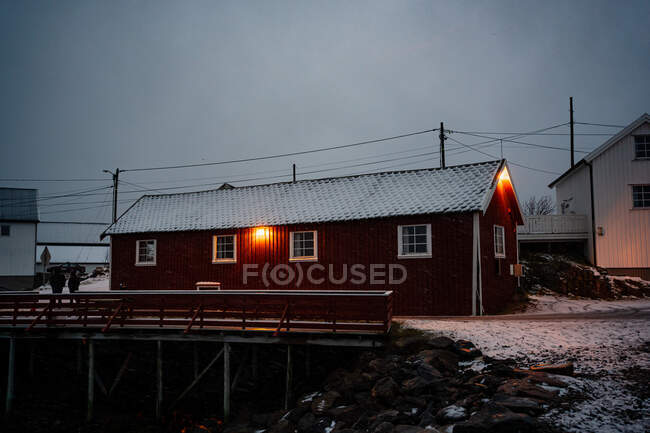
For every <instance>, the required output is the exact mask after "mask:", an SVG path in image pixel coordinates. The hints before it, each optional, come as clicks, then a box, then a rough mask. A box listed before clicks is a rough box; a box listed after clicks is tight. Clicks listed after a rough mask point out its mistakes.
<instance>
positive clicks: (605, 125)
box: [574, 122, 625, 128]
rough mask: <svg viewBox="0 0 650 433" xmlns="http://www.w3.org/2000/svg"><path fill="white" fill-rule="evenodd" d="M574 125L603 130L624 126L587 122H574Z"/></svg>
mask: <svg viewBox="0 0 650 433" xmlns="http://www.w3.org/2000/svg"><path fill="white" fill-rule="evenodd" d="M574 123H575V124H576V125H589V126H602V127H605V128H625V125H609V124H606V123H589V122H574Z"/></svg>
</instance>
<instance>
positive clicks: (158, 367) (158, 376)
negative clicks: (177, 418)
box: [156, 340, 163, 420]
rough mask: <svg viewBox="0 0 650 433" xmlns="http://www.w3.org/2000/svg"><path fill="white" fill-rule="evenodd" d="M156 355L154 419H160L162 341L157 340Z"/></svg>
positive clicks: (161, 400)
mask: <svg viewBox="0 0 650 433" xmlns="http://www.w3.org/2000/svg"><path fill="white" fill-rule="evenodd" d="M156 343H157V348H158V350H157V356H156V391H157V392H156V419H158V420H160V418H161V416H162V403H163V365H162V341H161V340H158V341H157V342H156Z"/></svg>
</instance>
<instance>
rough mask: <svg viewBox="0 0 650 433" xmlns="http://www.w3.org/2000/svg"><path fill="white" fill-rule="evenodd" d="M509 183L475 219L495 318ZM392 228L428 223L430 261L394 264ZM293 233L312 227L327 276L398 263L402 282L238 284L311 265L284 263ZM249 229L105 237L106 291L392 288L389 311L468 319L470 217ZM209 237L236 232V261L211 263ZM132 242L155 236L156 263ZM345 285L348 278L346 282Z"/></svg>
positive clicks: (502, 284) (510, 248)
mask: <svg viewBox="0 0 650 433" xmlns="http://www.w3.org/2000/svg"><path fill="white" fill-rule="evenodd" d="M515 206H516V205H515V203H514V195H513V194H512V189H511V188H510V187H509V186H507V185H506V186H503V185H500V186H499V187H498V188H497V190H496V191H495V193H494V197H493V199H492V202H491V203H490V206H489V207H488V211H487V212H486V214H485V215H484V216H481V219H480V226H481V256H482V263H481V266H482V278H483V305H484V308H485V311H486V312H487V313H495V312H497V311H498V310H500V309H501V308H503V306H505V305H506V304H507V303H508V301H509V300H510V299H511V298H512V295H513V293H514V290H515V287H516V278H514V277H511V276H510V264H512V263H516V254H517V253H516V251H517V244H516V237H515V223H514V220H513V219H512V218H511V217H510V216H509V214H508V208H510V209H515ZM400 224H431V237H432V247H433V248H432V249H433V256H432V257H431V258H418V259H401V260H400V259H397V226H398V225H400ZM494 224H499V225H503V226H504V227H505V237H506V258H505V259H503V262H502V275H501V276H497V275H496V272H495V258H494V239H493V225H494ZM297 230H318V262H317V263H319V264H321V265H323V266H325V268H326V270H325V271H324V272H320V271H318V272H316V273H315V274H316V276H322V274H325V275H326V274H327V273H329V269H328V267H329V265H331V266H332V269H333V274H334V277H335V278H340V277H341V275H342V272H343V267H344V265H347V267H348V275H349V274H350V266H351V265H353V264H361V265H364V266H365V274H366V276H369V269H370V264H384V265H386V267H388V265H390V264H400V265H403V266H404V267H405V268H406V270H407V275H408V276H407V279H406V281H405V282H403V283H402V284H399V285H390V284H385V285H373V284H370V282H369V281H366V282H365V283H364V284H357V285H355V284H351V283H350V282H345V283H342V284H333V283H331V282H329V281H328V279H327V278H326V280H325V282H323V283H322V284H318V285H313V284H310V283H309V282H308V281H307V280H306V278H304V279H303V282H302V284H301V285H300V286H299V287H297V286H296V283H295V281H294V282H292V283H291V284H289V285H286V286H281V285H277V284H272V283H271V285H270V286H268V287H267V286H265V285H264V283H263V279H262V278H261V277H253V278H249V280H248V282H247V284H245V285H244V283H243V275H244V264H257V265H258V268H257V272H258V273H260V274H261V273H262V269H263V267H264V265H265V263H267V262H268V263H269V269H270V268H272V267H273V266H275V265H277V264H289V266H290V267H291V268H293V269H294V270H297V268H298V266H300V267H301V268H302V269H303V271H306V269H307V268H308V267H309V266H310V265H311V264H312V263H313V262H301V263H300V264H298V263H291V262H289V233H290V231H297ZM255 231H256V229H255V228H247V229H233V230H214V231H200V232H176V233H147V234H136V235H116V236H113V239H112V245H113V253H112V254H113V256H112V267H113V275H112V279H111V288H112V289H118V288H119V287H120V284H122V285H124V286H126V287H127V288H128V289H193V288H194V284H195V283H196V282H197V281H219V282H221V283H222V287H223V288H224V289H242V288H244V289H286V288H300V289H309V288H315V289H355V288H358V289H361V290H368V289H375V290H377V289H392V290H394V291H395V314H399V315H467V314H471V297H472V296H471V288H472V271H471V269H472V215H471V214H470V213H463V214H447V215H422V216H412V217H395V218H382V219H374V220H363V221H347V222H339V223H322V224H300V225H292V226H276V227H268V236H267V237H264V238H262V239H260V238H258V237H257V236H256V235H255ZM217 234H236V235H237V263H234V264H213V263H212V237H213V235H217ZM138 239H156V240H157V257H156V259H157V260H156V261H157V263H156V266H136V265H135V243H136V240H138ZM398 276H399V275H398ZM348 280H349V278H348Z"/></svg>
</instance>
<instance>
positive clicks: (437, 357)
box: [431, 349, 458, 373]
mask: <svg viewBox="0 0 650 433" xmlns="http://www.w3.org/2000/svg"><path fill="white" fill-rule="evenodd" d="M431 365H433V366H434V367H436V368H437V369H438V370H440V371H447V372H449V373H456V372H457V371H458V355H456V354H455V353H453V352H450V351H448V350H440V349H434V350H432V351H431Z"/></svg>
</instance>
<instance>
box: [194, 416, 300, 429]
mask: <svg viewBox="0 0 650 433" xmlns="http://www.w3.org/2000/svg"><path fill="white" fill-rule="evenodd" d="M295 430H296V427H295V424H293V423H292V422H291V421H289V420H288V419H286V418H282V419H280V420H279V421H278V422H277V423H275V424H274V425H273V427H271V428H270V429H269V431H268V433H294V431H295ZM201 433H205V432H201Z"/></svg>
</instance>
